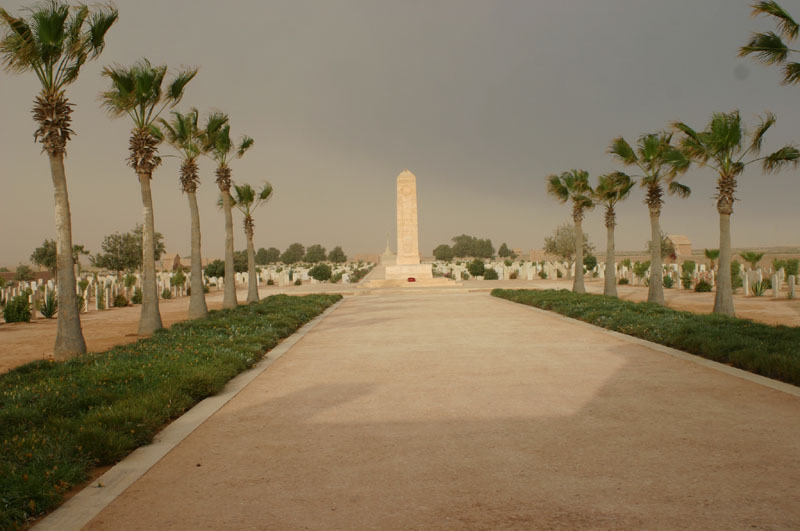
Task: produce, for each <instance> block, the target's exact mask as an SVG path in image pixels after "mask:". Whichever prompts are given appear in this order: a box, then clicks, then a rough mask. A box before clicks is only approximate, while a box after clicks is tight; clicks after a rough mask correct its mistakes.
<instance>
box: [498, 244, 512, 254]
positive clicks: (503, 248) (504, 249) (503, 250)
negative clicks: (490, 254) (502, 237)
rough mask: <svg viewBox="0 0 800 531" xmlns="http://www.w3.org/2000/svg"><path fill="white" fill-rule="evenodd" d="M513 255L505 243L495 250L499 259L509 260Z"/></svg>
mask: <svg viewBox="0 0 800 531" xmlns="http://www.w3.org/2000/svg"><path fill="white" fill-rule="evenodd" d="M512 254H514V253H513V252H512V251H511V249H509V248H508V245H506V242H503V243H501V244H500V248H499V249H498V250H497V256H499V257H500V258H509V257H511V255H512Z"/></svg>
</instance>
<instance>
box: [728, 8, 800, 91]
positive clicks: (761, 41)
mask: <svg viewBox="0 0 800 531" xmlns="http://www.w3.org/2000/svg"><path fill="white" fill-rule="evenodd" d="M757 15H767V16H771V17H772V18H774V19H775V23H776V24H777V25H778V31H779V32H780V35H778V34H777V33H775V32H773V31H768V32H767V33H754V34H753V35H752V36H751V37H750V42H748V43H747V44H746V45H745V46H742V47H741V48H739V57H744V56H747V55H751V54H753V55H755V56H756V59H757V60H758V61H760V62H762V63H764V64H768V65H782V66H783V84H784V85H792V84H796V83H798V82H800V63H795V62H791V61H789V54H790V53H798V52H800V50H793V49H791V48H789V47H788V46H787V45H786V44H785V43H784V42H783V39H786V40H787V41H789V42H791V41H793V40H795V39H797V36H798V34H800V25H798V24H797V22H795V21H794V19H793V18H792V17H791V15H789V13H787V12H786V10H785V9H783V8H782V7H781V6H780V5H778V3H777V2H774V1H772V0H767V1H765V2H756V3H755V4H753V16H757ZM781 37H783V38H781Z"/></svg>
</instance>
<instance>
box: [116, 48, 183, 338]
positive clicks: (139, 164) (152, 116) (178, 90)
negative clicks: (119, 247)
mask: <svg viewBox="0 0 800 531" xmlns="http://www.w3.org/2000/svg"><path fill="white" fill-rule="evenodd" d="M166 75H167V67H166V66H164V65H162V66H153V65H152V64H150V61H148V60H147V59H142V60H141V61H138V62H136V63H134V64H133V65H131V66H129V67H125V66H121V65H114V66H109V67H106V68H104V69H103V76H105V77H107V78H108V79H109V80H110V81H111V87H110V88H109V90H107V91H106V92H103V93H102V95H101V98H102V102H103V106H104V107H105V108H106V110H107V111H108V113H109V115H110V116H111V117H112V118H118V117H120V116H124V115H128V116H129V117H130V118H131V119H132V120H133V130H132V131H131V139H130V143H129V144H128V149H129V151H130V157H128V160H127V162H128V165H129V166H130V167H131V168H133V170H134V171H135V172H136V175H137V176H138V178H139V187H140V188H141V193H142V205H143V206H144V226H143V231H142V313H141V314H140V317H139V335H150V334H152V333H153V332H155V331H156V330H158V329H159V328H162V326H163V325H162V323H161V313H159V311H158V288H157V286H156V262H155V232H156V229H155V221H154V219H153V196H152V193H151V191H150V180H151V179H152V178H153V171H154V170H155V169H156V168H157V167H158V166H159V165H160V164H161V157H159V156H158V144H159V143H160V140H159V138H158V129H157V128H156V127H155V122H156V120H157V119H158V117H159V115H160V114H161V113H162V112H163V111H164V110H165V109H168V108H172V107H174V106H175V105H177V104H178V102H180V101H181V98H183V94H184V90H185V89H186V85H187V84H188V83H189V82H190V81H191V80H192V79H193V78H194V76H195V75H197V69H193V68H190V69H183V70H180V71H179V72H177V73H176V74H175V76H174V77H173V79H172V80H170V81H169V82H167V84H166V87H165V88H164V87H162V86H163V85H164V78H165V77H166Z"/></svg>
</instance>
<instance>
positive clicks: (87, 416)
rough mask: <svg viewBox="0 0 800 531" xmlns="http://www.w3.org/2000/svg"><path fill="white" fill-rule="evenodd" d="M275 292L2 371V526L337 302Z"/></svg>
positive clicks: (57, 494) (21, 519) (25, 517)
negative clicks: (96, 350)
mask: <svg viewBox="0 0 800 531" xmlns="http://www.w3.org/2000/svg"><path fill="white" fill-rule="evenodd" d="M340 298H341V296H339V295H308V296H305V297H290V296H287V295H274V296H272V297H267V298H265V299H264V300H262V301H261V302H258V303H254V304H249V305H246V306H245V305H242V306H239V307H238V308H235V309H232V310H222V311H211V312H209V315H208V317H205V318H202V319H196V320H193V321H185V322H182V323H177V324H174V325H172V327H171V328H169V329H165V330H160V331H158V332H157V333H155V334H154V335H153V336H151V337H148V338H146V339H140V340H139V341H137V342H136V343H131V344H127V345H121V346H118V347H115V348H113V349H111V350H109V351H107V352H103V353H100V354H85V355H82V356H78V357H76V358H73V359H71V360H69V361H65V362H53V361H37V362H33V363H29V364H27V365H23V366H21V367H18V368H16V369H14V370H12V371H10V372H8V373H5V374H0V397H2V407H0V493H1V494H0V529H17V528H22V527H24V526H26V525H27V524H28V522H29V520H30V519H31V518H34V517H37V516H39V515H42V514H44V513H46V512H47V511H49V510H51V509H53V508H54V507H55V506H57V505H58V504H59V503H60V502H61V500H62V497H63V496H64V493H65V492H67V491H69V489H70V488H71V487H73V486H75V485H79V484H80V483H82V482H83V481H85V480H86V478H87V477H88V473H89V472H90V471H91V470H92V468H94V467H97V466H106V465H112V464H114V463H116V462H117V461H119V460H120V459H122V458H123V457H125V456H126V455H127V454H129V453H130V452H132V451H133V450H134V449H136V448H137V447H139V446H142V445H145V444H148V443H149V442H150V441H152V439H153V436H154V435H155V434H156V433H158V431H159V430H161V429H162V428H163V427H164V426H165V425H166V424H167V423H168V422H170V421H171V420H172V419H174V418H176V417H178V416H180V415H181V414H183V413H184V412H185V411H186V410H188V409H189V408H191V407H192V406H193V405H194V404H196V403H197V402H199V401H200V400H202V399H203V398H205V397H207V396H211V395H214V394H216V393H218V392H219V391H220V390H221V389H222V388H223V386H224V385H225V384H226V383H227V382H228V380H230V379H231V378H233V377H234V376H235V375H237V374H238V373H240V372H242V371H244V370H246V369H248V368H250V367H252V366H253V365H254V364H255V363H256V362H257V361H258V360H260V359H261V358H263V357H264V355H265V353H266V352H268V351H269V350H271V349H272V348H273V347H274V346H275V345H277V344H278V342H279V341H280V340H281V339H282V338H285V337H287V336H289V335H290V334H292V333H293V332H295V331H296V330H297V329H298V328H300V327H301V326H302V325H303V324H305V323H306V322H308V321H310V320H311V319H313V318H314V317H316V316H317V315H319V314H320V313H322V312H323V311H324V310H325V308H327V307H328V306H330V305H331V304H333V303H334V302H336V301H337V300H339V299H340Z"/></svg>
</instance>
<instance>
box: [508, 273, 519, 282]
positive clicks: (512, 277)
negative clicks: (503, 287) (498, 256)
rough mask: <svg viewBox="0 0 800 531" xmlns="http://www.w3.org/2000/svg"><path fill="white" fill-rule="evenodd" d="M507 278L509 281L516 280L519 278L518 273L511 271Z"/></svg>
mask: <svg viewBox="0 0 800 531" xmlns="http://www.w3.org/2000/svg"><path fill="white" fill-rule="evenodd" d="M508 278H509V280H516V279H517V278H519V273H517V272H516V271H512V272H511V273H509V275H508Z"/></svg>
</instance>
